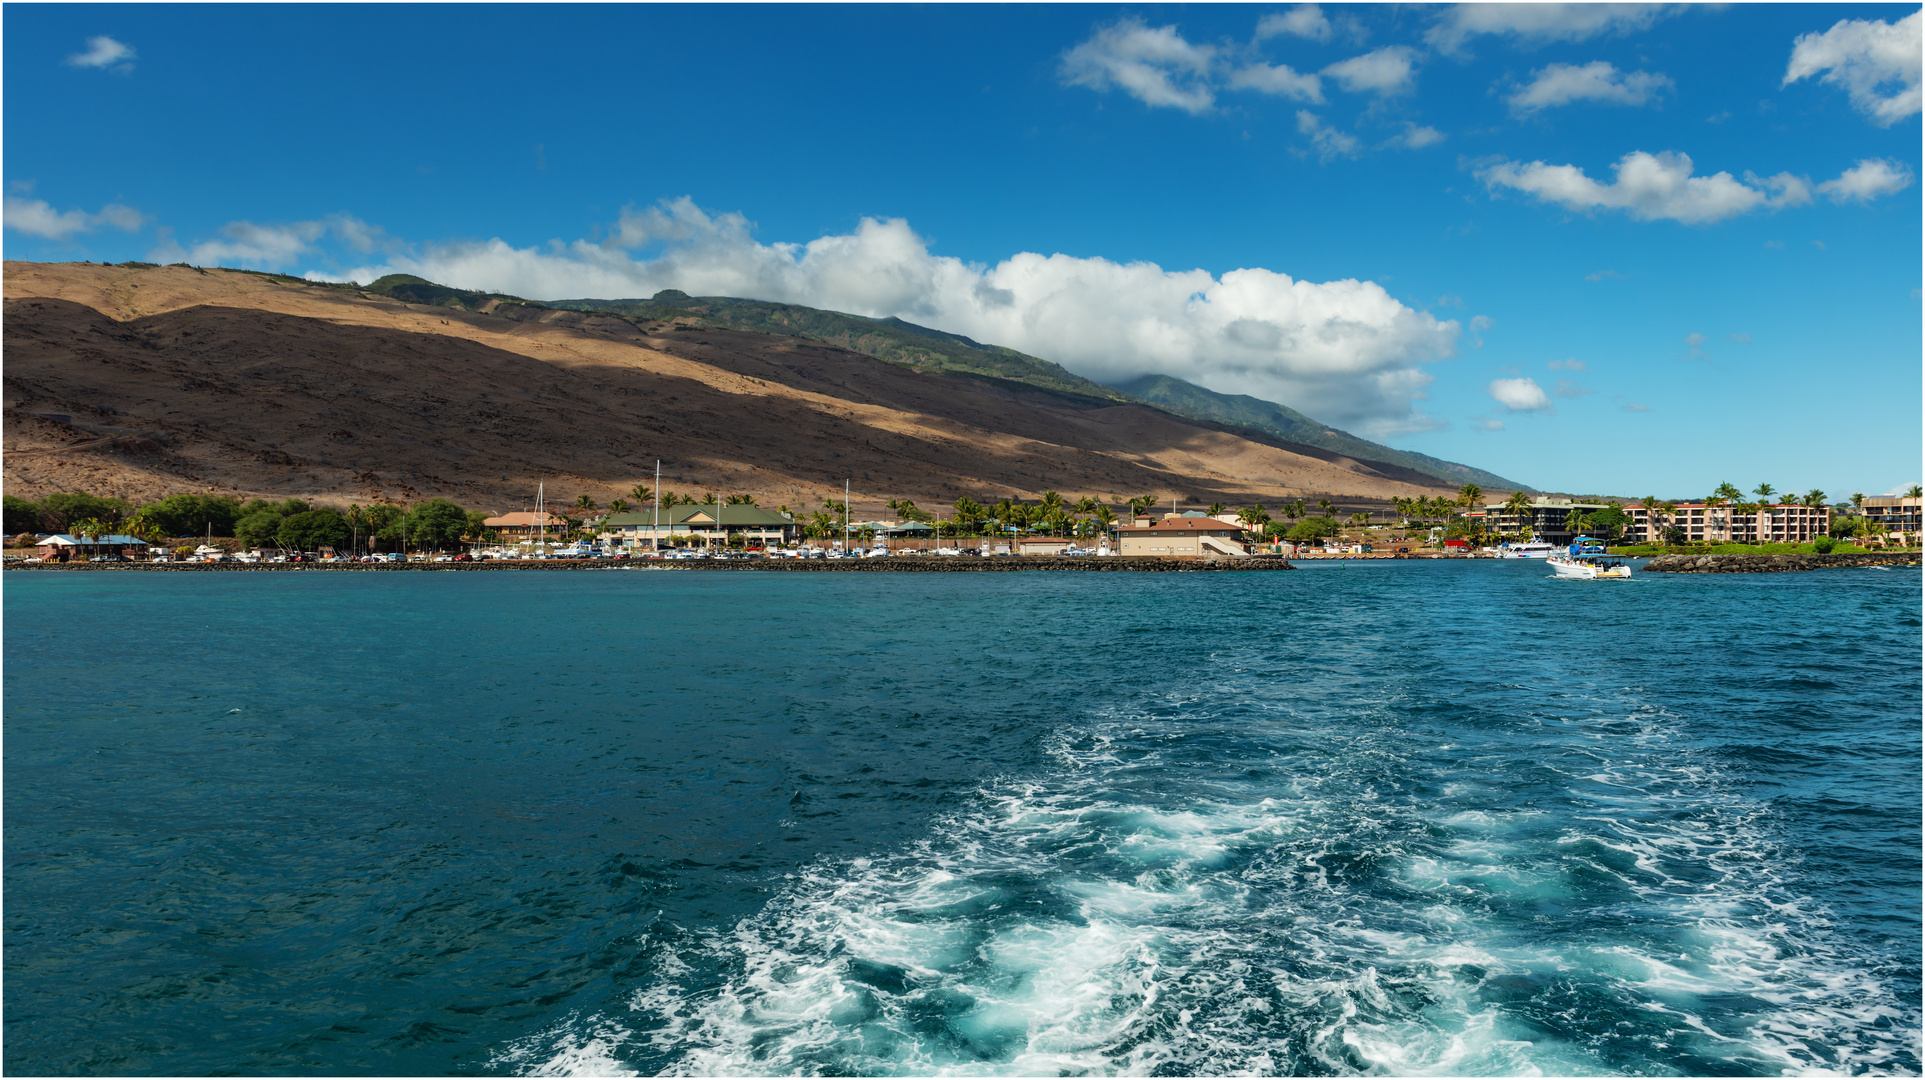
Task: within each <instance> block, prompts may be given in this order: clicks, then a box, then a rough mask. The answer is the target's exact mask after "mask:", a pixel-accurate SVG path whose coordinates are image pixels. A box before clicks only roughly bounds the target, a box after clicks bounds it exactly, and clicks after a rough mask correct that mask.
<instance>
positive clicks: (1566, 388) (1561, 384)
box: [1551, 379, 1597, 398]
mask: <svg viewBox="0 0 1925 1080" xmlns="http://www.w3.org/2000/svg"><path fill="white" fill-rule="evenodd" d="M1551 393H1552V394H1553V395H1555V396H1557V397H1561V398H1581V397H1583V396H1584V395H1586V394H1595V393H1597V391H1596V390H1593V389H1591V388H1590V387H1588V386H1579V385H1578V384H1577V383H1576V382H1574V381H1572V380H1570V379H1559V380H1557V385H1556V386H1555V387H1553V388H1552V389H1551Z"/></svg>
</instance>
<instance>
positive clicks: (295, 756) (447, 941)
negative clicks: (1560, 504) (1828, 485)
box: [4, 562, 1922, 1075]
mask: <svg viewBox="0 0 1925 1080" xmlns="http://www.w3.org/2000/svg"><path fill="white" fill-rule="evenodd" d="M4 590H5V596H4V612H5V618H6V622H5V627H6V634H5V639H4V661H5V671H4V675H5V684H4V705H5V744H4V767H5V788H4V800H5V801H4V809H5V823H4V832H5V941H4V964H5V971H4V974H5V982H4V1004H5V1029H4V1049H5V1067H6V1069H7V1071H8V1072H9V1073H10V1074H14V1075H32V1074H222V1073H229V1074H233V1073H239V1074H289V1073H350V1074H394V1073H401V1074H433V1073H497V1074H525V1075H557V1074H571V1073H574V1074H581V1073H593V1074H617V1073H640V1074H663V1073H665V1074H672V1075H702V1074H735V1075H742V1074H747V1075H786V1074H796V1073H808V1074H864V1075H873V1074H932V1073H955V1074H970V1075H976V1074H999V1073H1000V1074H1024V1075H1102V1074H1162V1075H1170V1074H1217V1073H1249V1072H1259V1073H1290V1074H1340V1073H1392V1074H1432V1073H1436V1074H1553V1075H1555V1074H1606V1073H1634V1074H1673V1075H1675V1074H1696V1075H1778V1074H1784V1073H1804V1072H1814V1071H1816V1072H1841V1073H1913V1074H1915V1073H1917V1072H1918V1071H1919V1069H1920V1052H1921V1051H1920V1036H1919V1027H1920V1007H1919V1002H1920V989H1921V988H1920V873H1921V867H1920V859H1919V854H1920V792H1921V778H1920V726H1921V707H1922V706H1921V700H1920V653H1921V639H1920V604H1921V590H1920V576H1919V572H1918V571H1917V570H1915V569H1876V570H1856V571H1831V572H1822V573H1807V574H1780V575H1757V576H1751V575H1656V574H1653V575H1645V576H1640V577H1638V578H1634V579H1633V580H1631V581H1627V582H1576V581H1561V580H1555V579H1552V578H1550V577H1548V576H1547V571H1546V570H1545V568H1544V567H1543V566H1541V565H1531V564H1528V563H1494V562H1476V563H1467V562H1448V563H1436V562H1430V563H1409V562H1404V563H1378V564H1362V563H1350V564H1324V565H1314V566H1310V567H1307V568H1305V569H1304V570H1302V571H1300V572H1297V573H1290V574H1260V575H1256V574H1253V575H1232V574H1194V575H1193V574H1183V575H1170V574H1145V575H1119V574H1078V573H1062V574H1050V573H1034V574H1029V573H1025V574H940V575H937V574H903V575H887V574H751V573H725V572H713V571H711V572H703V571H689V572H656V571H609V572H583V573H463V574H427V573H414V574H408V573H391V574H326V573H304V574H302V573H292V574H264V573H263V574H58V573H47V574H34V573H9V574H8V575H6V578H5V582H4Z"/></svg>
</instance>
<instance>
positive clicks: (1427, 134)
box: [1383, 120, 1444, 150]
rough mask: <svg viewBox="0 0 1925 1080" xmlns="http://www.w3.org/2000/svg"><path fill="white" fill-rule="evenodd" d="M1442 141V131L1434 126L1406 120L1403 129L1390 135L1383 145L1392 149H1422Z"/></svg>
mask: <svg viewBox="0 0 1925 1080" xmlns="http://www.w3.org/2000/svg"><path fill="white" fill-rule="evenodd" d="M1443 141H1444V133H1443V132H1441V131H1438V130H1437V129H1436V128H1434V127H1428V126H1426V125H1423V124H1418V123H1416V122H1414V121H1410V120H1406V121H1404V130H1403V131H1401V132H1399V133H1398V134H1396V135H1392V136H1391V137H1390V138H1389V139H1388V140H1386V141H1385V142H1384V144H1383V145H1384V146H1385V147H1386V148H1388V149H1392V150H1422V149H1423V148H1424V147H1426V146H1435V145H1437V144H1438V143H1440V142H1443Z"/></svg>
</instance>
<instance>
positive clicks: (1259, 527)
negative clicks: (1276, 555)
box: [1237, 503, 1270, 536]
mask: <svg viewBox="0 0 1925 1080" xmlns="http://www.w3.org/2000/svg"><path fill="white" fill-rule="evenodd" d="M1237 517H1239V518H1242V519H1243V527H1244V528H1245V529H1246V530H1248V531H1250V532H1253V533H1256V534H1258V535H1259V536H1260V535H1262V534H1263V527H1264V526H1265V525H1267V524H1269V523H1270V512H1269V511H1268V510H1265V509H1264V508H1263V504H1262V503H1251V504H1250V505H1249V506H1246V507H1244V508H1243V509H1241V510H1239V511H1237Z"/></svg>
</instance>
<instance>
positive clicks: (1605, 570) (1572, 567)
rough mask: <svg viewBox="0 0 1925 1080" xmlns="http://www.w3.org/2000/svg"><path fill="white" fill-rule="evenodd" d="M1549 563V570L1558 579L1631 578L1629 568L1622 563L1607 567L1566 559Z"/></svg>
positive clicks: (1557, 559) (1552, 560)
mask: <svg viewBox="0 0 1925 1080" xmlns="http://www.w3.org/2000/svg"><path fill="white" fill-rule="evenodd" d="M1549 562H1550V564H1551V569H1552V570H1555V571H1556V572H1557V576H1558V577H1568V578H1585V579H1597V578H1628V577H1630V576H1631V568H1630V567H1628V566H1625V565H1623V564H1622V563H1620V564H1618V565H1616V566H1608V567H1607V566H1598V565H1596V564H1595V563H1588V562H1580V561H1578V560H1576V559H1568V558H1553V559H1551V560H1549Z"/></svg>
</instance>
